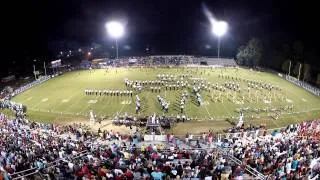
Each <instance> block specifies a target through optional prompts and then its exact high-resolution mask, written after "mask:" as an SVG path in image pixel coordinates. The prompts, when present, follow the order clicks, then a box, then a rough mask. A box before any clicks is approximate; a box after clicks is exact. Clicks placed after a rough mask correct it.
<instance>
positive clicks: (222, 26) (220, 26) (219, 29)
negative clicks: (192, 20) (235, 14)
mask: <svg viewBox="0 0 320 180" xmlns="http://www.w3.org/2000/svg"><path fill="white" fill-rule="evenodd" d="M227 30H228V23H226V22H225V21H214V22H213V23H212V32H213V33H214V34H215V35H216V36H218V37H221V36H223V35H224V34H225V33H226V32H227Z"/></svg>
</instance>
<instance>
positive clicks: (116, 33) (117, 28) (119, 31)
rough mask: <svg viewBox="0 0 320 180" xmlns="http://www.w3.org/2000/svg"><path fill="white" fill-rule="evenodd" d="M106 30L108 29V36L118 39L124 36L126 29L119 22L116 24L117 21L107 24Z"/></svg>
mask: <svg viewBox="0 0 320 180" xmlns="http://www.w3.org/2000/svg"><path fill="white" fill-rule="evenodd" d="M106 28H107V31H108V34H109V35H110V36H112V37H113V38H116V39H117V38H119V37H121V36H123V34H124V27H123V25H122V24H121V23H119V22H116V21H111V22H108V23H107V24H106Z"/></svg>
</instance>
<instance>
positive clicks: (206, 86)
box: [85, 73, 285, 114]
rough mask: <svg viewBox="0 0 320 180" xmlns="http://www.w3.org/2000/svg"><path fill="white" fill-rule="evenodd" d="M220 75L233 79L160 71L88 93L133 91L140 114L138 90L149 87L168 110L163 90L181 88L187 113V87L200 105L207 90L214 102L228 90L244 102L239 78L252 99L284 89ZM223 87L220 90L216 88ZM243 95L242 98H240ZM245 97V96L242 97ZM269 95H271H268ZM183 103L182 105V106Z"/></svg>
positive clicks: (125, 93)
mask: <svg viewBox="0 0 320 180" xmlns="http://www.w3.org/2000/svg"><path fill="white" fill-rule="evenodd" d="M219 78H223V79H230V80H231V81H230V80H229V81H225V82H222V83H221V82H215V83H211V82H208V81H207V80H206V78H201V77H192V73H190V74H177V75H174V74H158V75H157V80H129V79H127V78H126V79H124V85H125V86H126V88H127V90H106V89H105V90H95V89H86V90H85V94H86V95H96V96H102V95H104V96H128V97H132V96H133V94H136V101H135V106H136V108H135V110H136V113H137V114H138V113H139V112H140V111H141V100H140V97H139V96H138V94H139V93H140V92H141V90H142V89H145V90H149V91H150V92H152V93H158V95H157V99H158V102H159V104H160V105H161V109H162V110H163V111H164V112H165V113H167V112H168V111H169V105H170V103H169V102H167V101H166V100H165V98H164V97H163V96H161V95H160V93H161V90H163V91H175V90H182V94H181V96H180V99H178V100H177V101H178V102H177V104H178V107H180V113H181V114H183V113H185V104H186V99H187V98H188V89H189V90H190V92H192V94H193V95H192V96H191V97H192V98H194V101H195V102H196V104H197V105H198V106H201V105H202V104H203V102H204V100H203V97H202V96H201V94H200V90H201V91H206V92H212V93H211V98H212V101H213V102H217V101H220V102H223V98H222V97H221V95H222V93H223V92H226V96H225V97H227V99H228V100H231V101H232V102H234V103H239V102H240V103H241V102H244V100H245V96H244V94H243V93H242V95H241V94H240V95H237V93H240V92H241V88H240V82H244V84H243V85H244V86H246V87H245V88H246V90H247V93H246V92H245V93H246V94H247V95H248V98H249V100H250V101H253V100H255V101H258V99H262V100H265V102H267V101H266V100H268V102H271V98H272V97H273V98H274V99H276V98H278V99H279V97H276V95H275V93H273V96H272V94H271V93H270V91H272V90H277V91H281V89H280V88H279V86H276V85H273V84H271V83H265V82H262V81H254V80H249V79H244V78H241V77H232V76H226V75H223V74H219ZM251 89H253V90H255V91H256V93H255V96H256V97H257V98H256V99H255V98H253V96H252V95H254V93H251V92H250V90H251ZM229 90H231V91H234V93H232V94H231V93H230V91H229ZM259 90H260V91H262V90H267V92H268V93H269V94H265V96H263V97H262V98H258V96H257V95H258V91H259ZM217 91H220V92H217ZM239 98H240V100H239ZM241 98H242V100H241ZM268 98H269V99H268ZM282 101H285V99H284V97H282ZM179 105H180V106H179Z"/></svg>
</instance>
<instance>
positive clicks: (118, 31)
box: [106, 21, 124, 59]
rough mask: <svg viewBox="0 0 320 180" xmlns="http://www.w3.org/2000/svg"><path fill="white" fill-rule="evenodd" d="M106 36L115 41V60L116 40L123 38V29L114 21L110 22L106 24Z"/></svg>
mask: <svg viewBox="0 0 320 180" xmlns="http://www.w3.org/2000/svg"><path fill="white" fill-rule="evenodd" d="M106 28H107V32H108V34H109V35H110V36H111V37H113V38H114V39H115V40H116V49H117V59H118V55H119V53H118V52H119V51H118V41H117V40H118V38H120V37H121V36H123V34H124V27H123V25H122V24H121V23H119V22H116V21H111V22H108V23H107V24H106Z"/></svg>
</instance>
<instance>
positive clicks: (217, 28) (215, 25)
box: [212, 20, 228, 60]
mask: <svg viewBox="0 0 320 180" xmlns="http://www.w3.org/2000/svg"><path fill="white" fill-rule="evenodd" d="M227 30H228V23H226V22H225V21H216V20H213V21H212V32H213V34H214V35H216V36H217V37H218V60H220V38H221V37H222V36H223V35H224V34H226V32H227Z"/></svg>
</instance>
